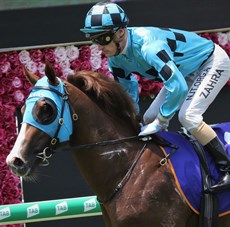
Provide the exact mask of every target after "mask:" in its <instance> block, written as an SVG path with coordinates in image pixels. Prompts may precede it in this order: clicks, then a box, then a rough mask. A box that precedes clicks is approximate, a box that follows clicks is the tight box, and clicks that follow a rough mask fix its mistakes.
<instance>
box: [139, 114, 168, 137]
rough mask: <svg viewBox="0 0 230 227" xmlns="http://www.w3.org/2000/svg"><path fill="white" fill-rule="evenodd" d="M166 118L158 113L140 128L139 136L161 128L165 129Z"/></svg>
mask: <svg viewBox="0 0 230 227" xmlns="http://www.w3.org/2000/svg"><path fill="white" fill-rule="evenodd" d="M167 123H168V119H167V118H165V117H163V116H162V115H161V114H158V116H157V118H156V119H155V120H154V121H153V122H152V123H150V124H147V125H145V126H143V127H142V128H141V132H140V133H139V136H146V135H150V134H153V133H156V132H159V131H162V130H165V128H166V127H167V125H168V124H167Z"/></svg>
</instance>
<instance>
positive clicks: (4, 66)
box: [0, 61, 11, 73]
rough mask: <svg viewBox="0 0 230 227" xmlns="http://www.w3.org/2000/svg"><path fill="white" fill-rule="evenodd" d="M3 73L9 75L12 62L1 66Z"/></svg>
mask: <svg viewBox="0 0 230 227" xmlns="http://www.w3.org/2000/svg"><path fill="white" fill-rule="evenodd" d="M0 67H1V71H2V73H7V72H8V71H10V70H11V66H10V62H8V61H6V62H3V63H2V64H0Z"/></svg>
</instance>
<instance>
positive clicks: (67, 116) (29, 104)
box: [22, 76, 73, 142]
mask: <svg viewBox="0 0 230 227" xmlns="http://www.w3.org/2000/svg"><path fill="white" fill-rule="evenodd" d="M58 80H59V85H58V86H53V85H50V84H49V83H48V78H47V77H46V76H44V77H42V78H41V79H39V80H38V81H37V83H36V84H35V86H34V87H37V86H43V87H47V88H51V89H55V90H57V91H58V92H60V93H61V94H63V95H64V94H65V90H64V85H63V82H62V81H61V79H59V78H58ZM43 97H45V98H50V99H51V100H53V101H54V103H55V104H56V107H57V112H58V113H57V117H56V119H55V120H54V121H52V122H51V123H50V124H40V123H39V122H37V121H36V120H35V119H34V117H33V115H32V109H33V107H34V105H35V103H36V101H37V100H39V99H40V98H43ZM62 103H63V98H62V97H61V96H60V95H58V94H56V93H55V92H53V91H50V90H45V89H42V88H41V89H39V88H38V89H32V91H31V93H30V95H29V97H28V98H27V99H26V103H25V105H26V109H25V113H24V115H23V121H22V122H23V123H27V124H29V125H32V126H34V127H36V128H38V129H40V130H41V131H43V132H45V133H46V134H48V135H49V136H50V137H51V138H54V136H55V133H56V131H57V129H58V125H59V119H60V118H61V108H62ZM62 118H63V124H62V125H61V127H60V130H59V133H58V135H57V138H58V139H59V141H60V142H65V141H68V140H69V139H70V136H71V135H72V132H73V127H72V120H71V112H70V108H69V104H68V102H65V106H64V112H63V116H62Z"/></svg>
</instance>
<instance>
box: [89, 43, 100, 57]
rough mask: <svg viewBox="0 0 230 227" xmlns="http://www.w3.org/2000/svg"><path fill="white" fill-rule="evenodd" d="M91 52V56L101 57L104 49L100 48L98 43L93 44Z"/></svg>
mask: <svg viewBox="0 0 230 227" xmlns="http://www.w3.org/2000/svg"><path fill="white" fill-rule="evenodd" d="M90 52H91V57H95V56H98V57H100V58H101V53H102V51H101V50H99V49H98V46H97V45H91V46H90Z"/></svg>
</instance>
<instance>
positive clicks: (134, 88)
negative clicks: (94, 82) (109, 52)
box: [109, 59, 140, 114]
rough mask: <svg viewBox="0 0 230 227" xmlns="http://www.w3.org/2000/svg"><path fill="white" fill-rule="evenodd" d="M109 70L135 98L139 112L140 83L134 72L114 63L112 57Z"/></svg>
mask: <svg viewBox="0 0 230 227" xmlns="http://www.w3.org/2000/svg"><path fill="white" fill-rule="evenodd" d="M109 70H110V72H111V73H112V74H113V76H114V77H115V79H116V80H118V82H119V83H120V84H121V86H122V87H123V88H124V90H125V91H126V92H127V93H128V94H129V95H130V97H131V98H132V99H133V102H134V105H135V107H136V111H137V113H138V114H139V112H140V108H139V104H138V102H139V84H138V81H137V80H136V78H135V77H134V76H133V75H132V73H130V72H128V71H125V70H124V69H122V68H119V67H117V66H116V65H114V64H113V63H112V61H111V59H109Z"/></svg>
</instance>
